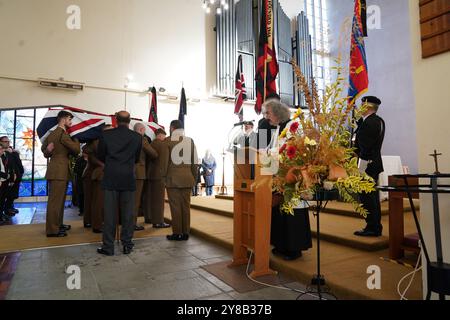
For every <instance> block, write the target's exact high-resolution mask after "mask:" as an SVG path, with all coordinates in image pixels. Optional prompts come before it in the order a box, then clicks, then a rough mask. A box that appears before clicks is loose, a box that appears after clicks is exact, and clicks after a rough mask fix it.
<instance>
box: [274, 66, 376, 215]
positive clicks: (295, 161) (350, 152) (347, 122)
mask: <svg viewBox="0 0 450 320" xmlns="http://www.w3.org/2000/svg"><path fill="white" fill-rule="evenodd" d="M292 64H293V67H294V71H295V75H296V78H297V83H296V85H297V86H298V87H299V89H300V90H301V91H302V92H303V93H304V95H305V98H306V103H307V106H308V111H306V112H304V111H303V110H302V109H301V108H300V109H299V110H298V111H297V113H296V114H295V116H294V118H293V121H292V122H291V124H290V125H288V127H286V128H285V130H284V131H283V132H282V133H281V135H280V139H281V140H282V141H284V144H283V145H282V146H281V148H280V150H279V153H278V155H277V156H278V157H279V159H278V160H279V170H278V173H277V174H276V175H275V177H274V179H273V189H274V191H275V192H277V193H280V194H283V195H284V201H283V204H282V210H283V211H284V212H286V213H290V214H293V212H294V208H295V207H296V206H297V205H298V204H299V202H300V201H301V200H307V201H308V200H309V201H310V200H313V199H314V195H315V194H316V193H317V192H319V191H321V190H328V191H331V190H337V191H338V192H339V194H340V197H341V199H342V200H343V201H345V202H348V203H352V204H353V205H354V208H355V211H356V212H358V213H359V214H360V215H362V216H364V217H367V211H366V210H365V209H364V208H363V207H362V205H361V204H359V203H358V202H357V200H356V199H355V196H354V194H358V193H363V192H364V193H370V192H372V191H374V190H375V189H374V187H375V182H374V180H373V179H372V178H371V177H369V176H368V175H367V174H365V173H360V171H359V169H358V162H357V158H356V157H355V152H354V149H353V148H351V147H350V139H351V137H350V132H349V130H348V129H349V127H350V126H351V125H352V121H351V120H352V119H351V118H352V117H351V116H350V113H351V111H352V109H353V104H349V103H348V102H347V101H348V100H347V98H345V97H344V98H342V93H343V87H344V85H343V83H344V79H343V78H342V77H341V73H342V68H341V67H335V68H333V70H336V72H337V78H336V80H335V82H334V83H332V84H331V85H330V86H328V87H327V88H326V92H325V94H324V97H323V98H320V97H319V94H318V91H317V87H316V85H315V83H314V81H312V85H311V87H312V88H311V89H310V86H309V85H308V81H307V80H306V78H305V76H304V75H303V74H302V72H301V69H300V68H299V67H298V66H297V64H296V63H295V61H294V62H292ZM363 109H364V108H362V109H360V110H359V111H356V112H357V114H360V113H361V112H363V111H364V110H363Z"/></svg>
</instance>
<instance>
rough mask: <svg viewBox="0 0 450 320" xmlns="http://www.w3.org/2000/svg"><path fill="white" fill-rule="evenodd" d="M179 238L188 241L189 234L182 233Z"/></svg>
mask: <svg viewBox="0 0 450 320" xmlns="http://www.w3.org/2000/svg"><path fill="white" fill-rule="evenodd" d="M181 240H183V241H188V240H189V235H188V234H183V235H182V236H181Z"/></svg>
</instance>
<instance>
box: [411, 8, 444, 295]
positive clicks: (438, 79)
mask: <svg viewBox="0 0 450 320" xmlns="http://www.w3.org/2000/svg"><path fill="white" fill-rule="evenodd" d="M409 14H410V24H411V49H412V61H413V73H414V94H415V100H416V113H417V121H416V123H417V146H418V152H419V171H420V172H423V173H432V172H434V160H433V158H431V157H430V156H428V155H429V154H431V153H433V150H434V149H437V150H438V151H439V152H441V153H443V156H442V157H441V158H440V159H439V163H440V171H441V172H445V173H448V172H450V143H449V140H450V134H449V131H448V126H449V125H448V119H450V103H449V101H450V90H449V88H450V80H449V73H450V52H447V53H444V54H441V55H438V56H435V57H432V58H428V59H422V57H421V42H420V24H419V21H420V16H419V1H418V0H409ZM447 180H448V179H447ZM443 183H446V184H448V181H443ZM420 211H421V224H422V228H423V231H424V237H425V241H426V243H427V246H428V250H429V253H430V256H431V259H432V260H435V259H436V246H435V243H434V224H433V210H432V201H431V197H430V196H422V197H421V203H420ZM449 211H450V197H449V196H448V195H441V196H440V212H441V221H440V222H441V233H442V245H443V252H444V262H446V263H450V215H449V214H448V213H449ZM423 278H424V280H425V281H426V273H425V272H424V273H423ZM424 287H425V285H424Z"/></svg>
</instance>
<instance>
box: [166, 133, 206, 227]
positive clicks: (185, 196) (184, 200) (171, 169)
mask: <svg viewBox="0 0 450 320" xmlns="http://www.w3.org/2000/svg"><path fill="white" fill-rule="evenodd" d="M166 144H167V150H166V152H167V151H168V154H169V160H168V161H167V162H166V163H165V165H164V167H163V170H162V173H163V176H164V177H166V179H165V182H166V188H167V195H168V197H169V205H170V212H171V215H172V229H173V234H174V235H189V232H190V216H191V208H190V206H191V190H192V187H193V186H194V185H195V182H196V180H197V177H196V175H197V170H198V156H197V150H196V147H195V144H194V141H193V140H192V139H191V138H188V137H185V136H174V135H172V137H170V138H167V139H166ZM182 144H183V147H181V145H182ZM181 150H183V151H181ZM186 150H189V151H190V155H189V157H188V156H183V152H184V151H186ZM180 151H181V152H180ZM177 156H180V157H181V158H182V159H183V161H175V162H174V160H179V159H175V157H177ZM178 162H181V163H178ZM186 162H188V163H186Z"/></svg>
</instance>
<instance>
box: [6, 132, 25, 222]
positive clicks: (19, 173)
mask: <svg viewBox="0 0 450 320" xmlns="http://www.w3.org/2000/svg"><path fill="white" fill-rule="evenodd" d="M0 144H1V145H2V146H3V148H4V149H5V154H6V156H7V158H8V163H9V167H10V170H11V176H10V179H9V183H8V188H7V191H6V194H5V202H4V206H3V207H2V210H3V211H4V214H5V215H8V216H14V215H15V214H17V213H19V210H17V209H15V208H14V200H16V199H17V198H19V187H20V182H21V181H22V177H23V174H24V168H23V165H22V160H20V155H19V152H18V151H17V150H14V149H12V148H11V142H10V141H9V138H8V137H7V136H3V137H1V138H0Z"/></svg>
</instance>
